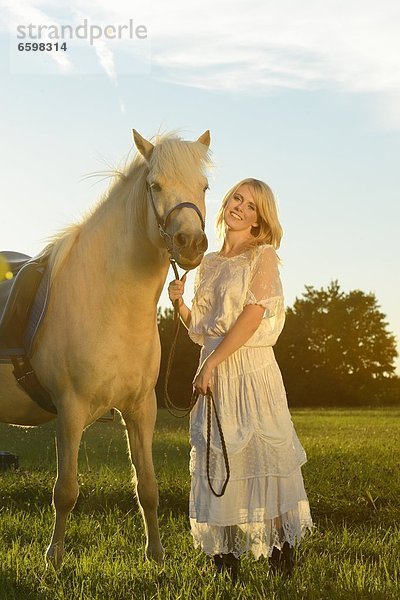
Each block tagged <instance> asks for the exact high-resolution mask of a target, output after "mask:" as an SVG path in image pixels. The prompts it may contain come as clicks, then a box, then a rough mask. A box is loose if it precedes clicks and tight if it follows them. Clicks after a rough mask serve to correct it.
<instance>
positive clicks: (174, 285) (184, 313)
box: [168, 275, 192, 329]
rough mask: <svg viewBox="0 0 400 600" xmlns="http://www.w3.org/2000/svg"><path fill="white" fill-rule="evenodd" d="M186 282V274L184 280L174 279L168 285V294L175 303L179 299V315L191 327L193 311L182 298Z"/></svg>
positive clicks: (187, 326) (185, 324)
mask: <svg viewBox="0 0 400 600" xmlns="http://www.w3.org/2000/svg"><path fill="white" fill-rule="evenodd" d="M185 283H186V275H184V277H183V279H182V280H180V279H174V280H173V281H171V282H170V284H169V286H168V296H169V299H170V300H171V302H172V303H174V302H175V300H178V306H179V316H180V318H181V321H182V323H183V324H184V326H185V327H186V329H189V325H190V319H191V315H192V313H191V310H190V308H188V307H187V306H186V304H185V303H184V301H183V298H182V296H183V292H184V291H185Z"/></svg>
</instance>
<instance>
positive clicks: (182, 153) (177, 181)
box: [133, 129, 210, 270]
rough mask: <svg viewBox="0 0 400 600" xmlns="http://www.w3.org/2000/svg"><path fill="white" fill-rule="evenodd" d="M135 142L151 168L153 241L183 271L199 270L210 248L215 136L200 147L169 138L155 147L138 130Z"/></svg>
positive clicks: (202, 139) (149, 191)
mask: <svg viewBox="0 0 400 600" xmlns="http://www.w3.org/2000/svg"><path fill="white" fill-rule="evenodd" d="M133 139H134V141H135V144H136V147H137V149H138V150H139V152H140V154H141V155H142V156H143V158H144V159H145V161H146V163H147V166H148V175H147V180H146V185H147V203H148V206H147V213H148V219H147V221H148V223H149V224H150V226H149V228H148V232H147V233H148V236H149V238H150V240H151V241H152V243H153V244H154V245H156V246H158V247H160V248H167V249H168V251H169V252H170V255H171V256H172V258H173V259H174V260H175V261H176V262H177V263H178V265H179V266H180V267H181V268H182V269H185V270H188V269H194V268H195V267H197V265H199V263H200V262H201V259H202V258H203V255H204V252H205V251H206V250H207V245H208V244H207V238H206V235H205V233H204V219H205V214H206V208H205V202H204V198H205V192H206V190H207V188H208V182H207V178H206V175H205V169H206V166H207V164H208V162H209V157H208V148H209V145H210V132H209V131H206V132H205V133H203V135H201V136H200V137H199V138H198V140H196V141H195V142H187V141H184V140H181V139H179V138H177V137H170V136H168V137H163V138H161V139H160V140H159V141H157V142H156V143H154V144H152V143H151V142H149V141H148V140H146V139H145V138H143V137H142V136H141V135H140V134H139V133H138V132H137V131H136V130H135V129H134V130H133Z"/></svg>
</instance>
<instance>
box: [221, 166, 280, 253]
mask: <svg viewBox="0 0 400 600" xmlns="http://www.w3.org/2000/svg"><path fill="white" fill-rule="evenodd" d="M244 184H246V185H248V186H249V188H250V191H251V195H252V196H253V200H254V203H255V205H256V209H257V215H258V227H253V228H252V230H251V234H252V236H253V237H254V244H255V245H259V244H271V246H273V247H274V248H275V249H278V248H279V246H280V243H281V239H282V235H283V229H282V226H281V224H280V222H279V217H278V209H277V206H276V200H275V197H274V194H273V193H272V190H271V188H270V187H269V186H268V185H267V184H266V183H264V181H260V180H259V179H253V178H252V177H248V178H247V179H242V180H241V181H239V182H238V183H236V184H235V185H234V186H233V187H231V189H230V190H228V191H227V192H226V194H225V196H224V197H223V200H222V203H221V206H220V208H219V211H218V214H217V223H216V228H217V233H218V235H219V237H221V238H225V231H226V227H225V221H224V212H225V207H226V205H227V203H228V200H229V198H231V196H233V195H234V194H236V192H237V190H238V189H239V188H240V186H241V185H244Z"/></svg>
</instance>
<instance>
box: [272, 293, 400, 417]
mask: <svg viewBox="0 0 400 600" xmlns="http://www.w3.org/2000/svg"><path fill="white" fill-rule="evenodd" d="M276 355H277V359H278V362H279V364H280V366H281V369H282V372H283V375H284V380H285V385H286V389H287V392H288V398H289V401H290V402H291V403H292V404H319V405H322V404H350V403H354V404H358V403H370V402H373V401H376V399H377V394H378V390H380V391H379V394H380V395H382V389H383V384H384V383H385V382H387V381H388V380H389V379H390V380H391V385H392V384H393V380H394V379H396V377H395V375H394V372H395V365H394V359H395V357H396V356H397V352H396V343H395V337H394V336H393V335H392V334H391V333H390V332H388V330H387V322H386V321H385V315H384V314H383V313H382V312H381V311H380V310H379V305H378V303H377V300H376V297H375V295H374V294H366V293H364V292H362V291H360V290H353V291H350V292H349V293H348V294H345V293H344V292H343V291H341V290H340V286H339V283H338V282H337V281H332V282H331V284H330V285H329V287H328V288H327V289H326V290H325V289H323V288H321V289H319V290H318V289H315V288H314V287H312V286H306V292H305V293H304V294H303V297H302V298H300V299H299V298H296V300H295V302H294V305H293V308H288V309H287V313H286V325H285V328H284V330H283V332H282V334H281V337H280V339H279V341H278V344H277V346H276Z"/></svg>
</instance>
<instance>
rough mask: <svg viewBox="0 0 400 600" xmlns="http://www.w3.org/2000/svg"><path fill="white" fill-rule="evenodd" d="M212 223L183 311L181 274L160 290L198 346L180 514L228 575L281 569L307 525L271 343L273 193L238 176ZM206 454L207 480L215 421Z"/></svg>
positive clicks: (278, 327) (295, 448)
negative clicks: (212, 238)
mask: <svg viewBox="0 0 400 600" xmlns="http://www.w3.org/2000/svg"><path fill="white" fill-rule="evenodd" d="M217 228H218V230H219V232H220V233H221V236H222V238H223V244H222V248H221V250H220V251H219V252H212V253H210V254H208V255H206V256H205V257H204V259H203V261H202V263H201V265H200V266H199V269H198V272H197V274H196V281H195V295H194V299H193V303H192V308H191V310H190V309H189V308H188V307H187V306H186V304H185V303H184V301H183V298H182V295H183V292H184V282H182V281H178V280H175V281H173V282H171V283H170V285H169V288H168V291H169V297H170V299H171V300H172V301H174V300H176V299H178V300H179V312H180V317H181V320H182V321H183V323H184V324H185V325H186V327H187V328H188V332H189V336H190V337H191V339H192V340H193V341H194V342H196V343H198V344H200V345H201V346H202V350H201V355H200V363H199V368H198V370H197V373H196V376H195V378H194V381H193V385H194V388H195V389H196V390H197V391H198V392H199V393H200V394H201V396H200V397H199V400H198V402H197V404H196V406H195V408H194V409H193V411H192V413H191V419H190V442H191V447H192V449H191V460H190V472H191V492H190V506H189V516H190V524H191V531H192V535H193V539H194V544H195V546H196V547H198V546H199V547H200V548H201V549H202V550H203V551H204V552H205V553H206V554H208V555H210V556H212V557H213V558H214V563H215V565H216V569H217V572H222V571H227V572H228V574H229V575H230V576H231V577H232V579H233V580H236V579H237V576H238V572H239V561H240V556H241V555H243V554H245V553H252V554H253V555H254V557H255V558H256V559H258V558H259V557H261V556H266V557H269V562H270V565H271V568H272V569H273V570H274V571H275V572H276V571H281V572H283V573H286V574H290V573H291V572H292V569H293V565H294V556H293V547H294V546H295V544H296V543H298V542H299V541H300V540H301V538H302V537H303V536H304V534H305V532H306V530H307V529H311V528H312V520H311V516H310V509H309V503H308V500H307V495H306V492H305V490H304V484H303V478H302V474H301V465H303V464H304V463H305V462H306V455H305V452H304V450H303V448H302V446H301V444H300V442H299V440H298V437H297V435H296V432H295V430H294V427H293V423H292V420H291V417H290V413H289V410H288V406H287V400H286V394H285V388H284V385H283V381H282V377H281V373H280V370H279V367H278V365H277V363H276V360H275V357H274V352H273V348H272V347H273V346H274V344H275V343H276V341H277V339H278V336H279V334H280V332H281V331H282V328H283V325H284V321H285V310H284V300H283V292H282V285H281V281H280V277H279V270H278V267H279V258H278V256H277V253H276V250H277V249H278V248H279V245H280V241H281V237H282V227H281V225H280V222H279V218H278V212H277V207H276V202H275V198H274V195H273V193H272V191H271V189H270V188H269V187H268V185H267V184H266V183H264V182H262V181H259V180H257V179H244V180H242V181H240V182H239V183H237V184H236V185H235V186H233V188H231V189H230V190H229V191H228V192H227V194H226V195H225V197H224V199H223V201H222V204H221V207H220V210H219V213H218V216H217ZM208 389H210V390H211V392H212V394H213V397H214V400H215V403H216V408H217V412H218V415H219V418H220V421H221V425H222V430H223V434H224V438H225V443H226V448H227V452H228V457H229V465H230V472H231V473H230V480H229V483H228V485H227V487H226V491H225V494H224V495H223V496H222V497H216V496H215V495H214V494H213V493H212V492H211V490H210V487H209V484H208V481H207V466H206V462H207V461H206V454H207V443H206V437H207V434H206V432H207V415H206V403H205V401H204V398H203V397H202V396H204V395H206V393H207V391H208ZM212 425H213V427H212V436H211V456H210V462H209V470H210V477H211V481H212V483H213V487H214V488H217V489H220V488H221V487H222V485H223V482H224V479H225V470H224V459H223V454H222V448H221V443H220V440H219V437H218V433H217V428H216V426H215V421H213V424H212Z"/></svg>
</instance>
